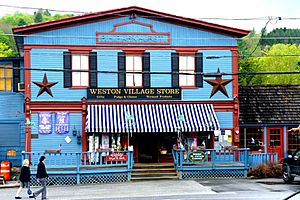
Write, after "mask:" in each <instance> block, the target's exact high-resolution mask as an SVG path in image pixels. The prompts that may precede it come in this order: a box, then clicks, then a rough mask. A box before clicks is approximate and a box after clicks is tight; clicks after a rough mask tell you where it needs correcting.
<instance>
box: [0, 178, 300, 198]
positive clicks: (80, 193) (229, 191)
mask: <svg viewBox="0 0 300 200" xmlns="http://www.w3.org/2000/svg"><path fill="white" fill-rule="evenodd" d="M32 189H33V191H35V190H37V189H38V187H32ZM297 190H300V181H298V180H297V179H296V181H295V182H294V183H293V184H284V183H283V181H282V180H281V179H255V180H254V179H211V180H207V179H205V180H160V181H134V182H127V183H110V184H95V185H75V186H49V187H48V188H47V193H48V199H49V200H71V199H72V200H79V199H85V200H88V199H90V200H96V199H99V200H112V199H119V200H127V199H130V200H137V199H142V200H148V199H149V200H150V199H163V200H181V199H182V200H184V199H187V200H196V199H204V200H206V199H215V200H221V199H222V200H223V199H224V200H227V199H228V200H229V199H239V200H243V199H244V200H251V199H255V200H262V199H267V200H268V199H272V200H277V199H278V200H279V199H280V200H281V199H284V198H285V197H287V196H289V195H291V194H292V193H293V192H295V191H297ZM16 191H17V188H0V200H10V199H14V195H15V193H16ZM22 195H23V199H28V197H27V196H26V195H25V190H24V191H23V194H22ZM39 198H40V197H39ZM39 198H38V199H39ZM295 199H300V195H299V196H296V197H294V198H292V199H291V200H295Z"/></svg>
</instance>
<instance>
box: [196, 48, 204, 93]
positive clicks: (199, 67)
mask: <svg viewBox="0 0 300 200" xmlns="http://www.w3.org/2000/svg"><path fill="white" fill-rule="evenodd" d="M202 72H203V53H196V73H197V74H196V87H200V88H202V87H203V76H202V74H200V73H202Z"/></svg>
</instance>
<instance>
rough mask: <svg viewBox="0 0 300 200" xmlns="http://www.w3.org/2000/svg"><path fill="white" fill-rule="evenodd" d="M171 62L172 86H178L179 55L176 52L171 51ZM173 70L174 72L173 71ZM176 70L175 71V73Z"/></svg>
mask: <svg viewBox="0 0 300 200" xmlns="http://www.w3.org/2000/svg"><path fill="white" fill-rule="evenodd" d="M171 62H172V63H171V64H172V87H173V88H178V87H179V74H178V72H179V55H178V53H171ZM174 72H175V73H174ZM176 72H177V73H176Z"/></svg>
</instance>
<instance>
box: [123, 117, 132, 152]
mask: <svg viewBox="0 0 300 200" xmlns="http://www.w3.org/2000/svg"><path fill="white" fill-rule="evenodd" d="M125 118H126V129H127V134H128V147H129V134H130V136H132V121H133V120H134V117H133V115H130V113H126V116H125Z"/></svg>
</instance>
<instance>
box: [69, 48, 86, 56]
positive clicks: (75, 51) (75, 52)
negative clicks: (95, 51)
mask: <svg viewBox="0 0 300 200" xmlns="http://www.w3.org/2000/svg"><path fill="white" fill-rule="evenodd" d="M70 52H71V54H85V55H89V54H90V53H91V52H90V50H81V49H72V50H70Z"/></svg>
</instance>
